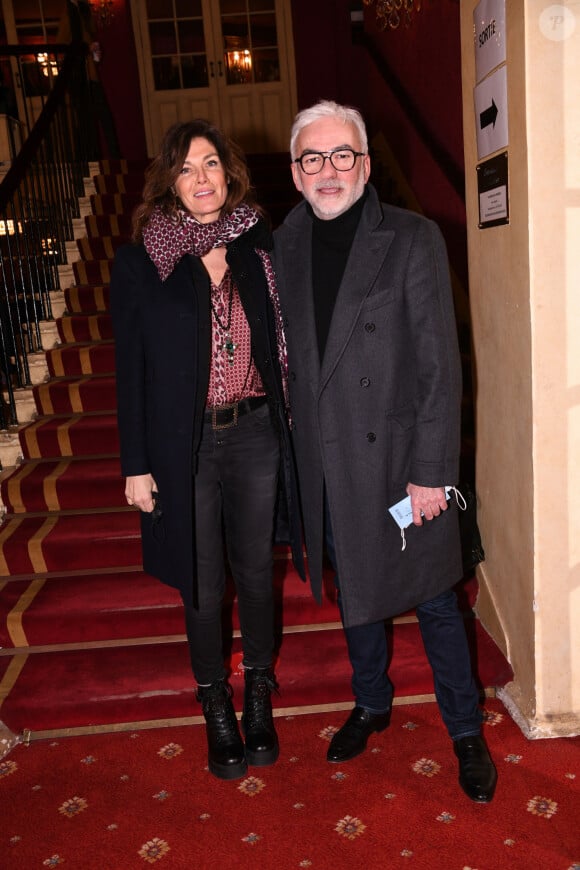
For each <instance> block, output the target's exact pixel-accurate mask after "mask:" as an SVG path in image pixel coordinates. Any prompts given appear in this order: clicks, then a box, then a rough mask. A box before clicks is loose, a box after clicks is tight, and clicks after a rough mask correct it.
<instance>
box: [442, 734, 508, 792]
mask: <svg viewBox="0 0 580 870" xmlns="http://www.w3.org/2000/svg"><path fill="white" fill-rule="evenodd" d="M453 749H454V750H455V754H456V756H457V758H458V759H459V785H460V786H461V788H462V789H463V791H464V792H465V794H466V795H467V797H470V798H471V800H472V801H477V802H478V803H481V804H487V803H489V802H490V800H491V799H492V798H493V793H494V791H495V785H496V782H497V771H496V769H495V767H494V764H493V761H492V760H491V756H490V754H489V752H488V749H487V746H486V745H485V743H484V740H483V737H480V736H479V735H475V736H474V737H460V738H459V739H458V740H454V741H453Z"/></svg>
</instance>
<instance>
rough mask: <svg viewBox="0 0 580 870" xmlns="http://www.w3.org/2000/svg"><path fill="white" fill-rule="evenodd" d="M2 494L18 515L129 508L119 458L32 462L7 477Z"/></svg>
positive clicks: (69, 458)
mask: <svg viewBox="0 0 580 870" xmlns="http://www.w3.org/2000/svg"><path fill="white" fill-rule="evenodd" d="M0 490H1V492H2V502H3V504H4V505H5V506H6V507H7V508H8V510H9V511H12V513H14V514H21V513H27V512H31V513H38V512H45V511H59V510H67V511H70V510H74V511H82V510H87V509H89V508H124V507H125V506H126V502H125V496H124V491H125V483H124V480H123V478H122V476H121V466H120V463H119V457H118V456H115V457H105V456H95V457H91V458H88V459H85V458H75V457H63V458H61V459H38V460H30V461H28V462H26V463H24V464H22V465H20V466H19V467H18V468H15V469H13V471H12V472H11V473H10V474H9V475H7V476H5V477H4V478H3V479H2V481H1V483H0Z"/></svg>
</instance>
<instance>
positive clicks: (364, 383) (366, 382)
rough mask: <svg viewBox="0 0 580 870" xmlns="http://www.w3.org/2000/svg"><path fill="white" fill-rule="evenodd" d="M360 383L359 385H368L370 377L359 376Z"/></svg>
mask: <svg viewBox="0 0 580 870" xmlns="http://www.w3.org/2000/svg"><path fill="white" fill-rule="evenodd" d="M360 385H361V387H370V385H371V379H370V378H361V379H360Z"/></svg>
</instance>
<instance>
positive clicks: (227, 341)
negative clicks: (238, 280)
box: [209, 281, 237, 366]
mask: <svg viewBox="0 0 580 870" xmlns="http://www.w3.org/2000/svg"><path fill="white" fill-rule="evenodd" d="M233 301H234V282H233V281H230V298H229V300H228V318H227V321H226V323H222V322H221V320H220V319H219V317H218V313H217V311H216V310H215V307H214V304H213V301H212V298H211V294H210V300H209V304H210V306H211V310H212V311H213V316H214V317H215V319H216V323H217V324H218V326H219V327H220V328H221V329H222V331H223V332H224V333H225V336H224V343H223V344H222V345H220V350H225V352H226V355H227V358H228V363H229V364H230V365H231V366H233V364H234V351H235V349H236V348H237V344H235V342H234V340H233V338H232V336H231V333H230V327H231V325H232V305H233Z"/></svg>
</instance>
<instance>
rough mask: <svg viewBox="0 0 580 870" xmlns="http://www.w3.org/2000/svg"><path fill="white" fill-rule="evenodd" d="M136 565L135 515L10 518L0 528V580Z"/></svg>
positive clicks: (129, 512) (124, 512) (138, 556)
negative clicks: (12, 577)
mask: <svg viewBox="0 0 580 870" xmlns="http://www.w3.org/2000/svg"><path fill="white" fill-rule="evenodd" d="M140 564H141V533H140V521H139V514H138V512H137V511H135V510H131V509H126V510H120V511H110V510H109V511H101V512H96V511H95V512H94V513H78V514H64V513H60V514H58V513H52V514H39V515H29V514H25V515H24V516H22V517H20V516H11V517H10V518H9V519H7V520H6V521H5V523H4V524H3V525H2V527H1V528H0V577H7V576H9V575H13V576H18V575H22V574H28V573H30V572H31V571H33V572H35V573H37V574H44V573H46V572H47V571H48V572H62V571H77V572H80V571H85V570H95V569H99V570H106V569H109V568H132V567H138V566H139V565H140Z"/></svg>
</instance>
